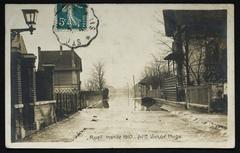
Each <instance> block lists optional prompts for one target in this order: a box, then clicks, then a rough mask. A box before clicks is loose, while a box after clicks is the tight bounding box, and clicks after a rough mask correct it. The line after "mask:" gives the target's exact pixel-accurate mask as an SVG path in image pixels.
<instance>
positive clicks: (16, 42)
mask: <svg viewBox="0 0 240 153" xmlns="http://www.w3.org/2000/svg"><path fill="white" fill-rule="evenodd" d="M11 48H12V51H18V52H20V53H23V54H27V49H26V46H25V42H24V39H23V36H22V35H21V34H17V35H15V36H14V38H13V39H12V40H11Z"/></svg>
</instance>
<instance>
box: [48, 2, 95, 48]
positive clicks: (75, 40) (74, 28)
mask: <svg viewBox="0 0 240 153" xmlns="http://www.w3.org/2000/svg"><path fill="white" fill-rule="evenodd" d="M98 25H99V20H98V18H97V16H96V15H95V13H94V10H93V8H90V7H88V5H87V4H57V6H56V8H55V19H54V24H53V26H52V30H53V33H54V34H55V36H56V37H57V40H58V42H59V43H60V44H61V45H65V46H68V47H69V48H74V49H75V48H78V47H86V46H88V45H89V44H90V43H91V42H92V40H93V39H95V38H96V37H97V35H98Z"/></svg>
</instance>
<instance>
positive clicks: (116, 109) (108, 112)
mask: <svg viewBox="0 0 240 153" xmlns="http://www.w3.org/2000/svg"><path fill="white" fill-rule="evenodd" d="M109 105H110V107H109V109H104V108H100V107H101V103H97V104H96V105H95V106H94V107H93V108H89V109H85V110H82V111H79V112H78V113H76V114H74V115H73V116H71V117H70V118H68V119H65V120H63V121H61V122H58V123H56V124H53V125H51V126H49V127H47V128H46V129H44V130H41V131H39V132H37V133H35V134H33V135H32V136H31V137H29V138H27V139H25V140H24V141H26V142H76V143H79V144H81V143H83V144H84V143H89V144H94V143H96V144H98V143H99V144H101V143H124V145H130V144H132V143H136V142H139V143H149V144H151V143H158V142H159V143H161V142H193V143H194V142H224V141H226V140H227V136H226V135H222V134H221V130H219V129H214V128H203V127H201V126H199V125H196V124H195V123H194V122H190V121H188V120H184V119H182V118H180V117H178V116H176V115H174V114H171V113H170V112H168V111H166V110H162V109H161V107H160V105H159V104H154V105H153V106H151V107H150V108H146V107H144V106H142V105H141V103H140V100H133V99H131V98H129V97H128V95H124V94H120V95H115V96H111V97H110V99H109Z"/></svg>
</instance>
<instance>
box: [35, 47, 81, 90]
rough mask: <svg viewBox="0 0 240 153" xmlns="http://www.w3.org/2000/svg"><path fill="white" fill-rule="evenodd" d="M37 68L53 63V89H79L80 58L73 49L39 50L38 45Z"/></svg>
mask: <svg viewBox="0 0 240 153" xmlns="http://www.w3.org/2000/svg"><path fill="white" fill-rule="evenodd" d="M38 57H39V61H38V70H41V69H43V66H44V65H48V64H53V65H55V67H54V78H53V84H54V90H55V91H56V90H64V89H70V90H72V89H76V90H80V89H81V81H80V72H82V62H81V58H80V57H79V56H78V55H77V54H76V52H75V51H73V50H63V49H62V46H60V50H52V51H49V50H41V48H40V47H38Z"/></svg>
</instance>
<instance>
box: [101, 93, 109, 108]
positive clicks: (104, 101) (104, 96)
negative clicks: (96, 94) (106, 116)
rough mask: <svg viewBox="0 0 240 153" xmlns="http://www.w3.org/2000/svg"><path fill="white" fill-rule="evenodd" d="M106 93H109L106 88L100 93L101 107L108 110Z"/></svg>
mask: <svg viewBox="0 0 240 153" xmlns="http://www.w3.org/2000/svg"><path fill="white" fill-rule="evenodd" d="M108 93H109V90H108V88H104V89H103V91H102V103H103V107H104V108H109V104H108V99H109V97H108Z"/></svg>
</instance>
